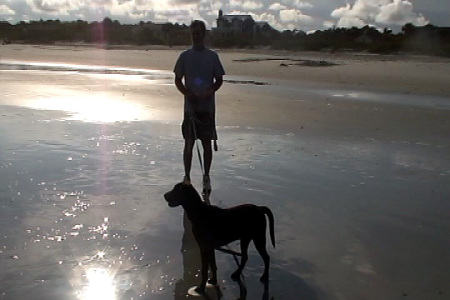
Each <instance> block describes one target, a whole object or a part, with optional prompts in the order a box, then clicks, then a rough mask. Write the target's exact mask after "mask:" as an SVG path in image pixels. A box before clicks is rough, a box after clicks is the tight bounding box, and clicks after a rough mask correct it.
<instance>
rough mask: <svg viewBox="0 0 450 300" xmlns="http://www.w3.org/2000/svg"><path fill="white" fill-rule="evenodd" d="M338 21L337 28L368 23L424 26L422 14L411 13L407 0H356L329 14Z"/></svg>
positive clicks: (424, 21) (411, 8)
mask: <svg viewBox="0 0 450 300" xmlns="http://www.w3.org/2000/svg"><path fill="white" fill-rule="evenodd" d="M331 16H332V17H333V18H336V19H338V21H337V24H336V25H337V26H338V27H353V26H356V27H363V26H365V25H367V24H369V23H370V22H375V23H377V24H380V25H404V24H406V23H413V24H415V25H426V24H427V23H428V21H427V20H426V19H425V17H424V16H423V15H422V14H418V13H415V12H414V11H413V5H412V3H411V2H410V1H409V0H356V1H355V3H354V4H353V6H352V5H350V4H347V5H346V6H342V7H339V8H337V9H335V10H333V12H332V13H331Z"/></svg>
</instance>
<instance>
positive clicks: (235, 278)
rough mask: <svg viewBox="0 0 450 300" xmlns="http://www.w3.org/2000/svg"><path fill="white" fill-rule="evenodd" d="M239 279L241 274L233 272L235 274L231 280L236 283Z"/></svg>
mask: <svg viewBox="0 0 450 300" xmlns="http://www.w3.org/2000/svg"><path fill="white" fill-rule="evenodd" d="M239 277H241V272H239V270H238V271H235V272H233V274H231V279H232V280H234V281H238V280H240V278H239Z"/></svg>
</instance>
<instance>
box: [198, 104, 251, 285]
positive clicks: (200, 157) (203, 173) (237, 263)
mask: <svg viewBox="0 0 450 300" xmlns="http://www.w3.org/2000/svg"><path fill="white" fill-rule="evenodd" d="M189 118H190V119H191V125H192V129H193V132H194V139H195V145H196V147H197V155H198V161H199V163H200V168H201V170H202V175H203V176H205V168H204V165H203V160H202V155H201V152H200V146H199V145H198V141H197V130H196V128H195V120H196V118H194V110H193V109H192V107H190V112H189ZM198 121H199V122H200V120H198ZM214 150H215V151H217V143H216V141H214ZM203 200H205V202H206V204H208V205H211V201H210V200H209V195H208V196H206V193H205V195H204V197H203ZM216 250H219V251H221V252H224V253H227V254H231V255H233V258H234V261H235V262H236V265H237V266H238V267H239V261H238V259H237V256H242V254H241V253H239V252H236V251H233V250H231V249H230V247H229V246H228V245H226V249H225V248H222V247H218V248H216ZM241 276H242V279H244V277H243V275H242V274H241Z"/></svg>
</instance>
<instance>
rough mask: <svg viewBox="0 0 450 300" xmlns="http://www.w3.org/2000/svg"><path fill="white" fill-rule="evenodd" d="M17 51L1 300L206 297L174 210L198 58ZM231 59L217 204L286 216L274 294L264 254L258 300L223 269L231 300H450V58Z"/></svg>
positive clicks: (7, 93) (276, 254) (257, 270)
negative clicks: (195, 291) (188, 73)
mask: <svg viewBox="0 0 450 300" xmlns="http://www.w3.org/2000/svg"><path fill="white" fill-rule="evenodd" d="M0 51H1V52H0V55H1V57H0V59H1V60H0V65H1V68H0V69H1V71H0V96H1V97H0V108H1V119H0V139H1V141H2V142H1V143H0V207H1V210H0V265H1V268H0V299H131V298H133V299H186V298H188V299H190V298H192V299H194V298H198V297H194V296H190V295H189V289H190V288H191V287H193V286H195V284H197V283H198V279H199V278H198V268H199V261H198V253H197V251H198V250H197V248H196V245H195V242H194V241H193V240H192V237H191V236H190V235H189V230H185V229H184V225H185V224H183V212H182V210H181V208H169V207H168V206H167V204H166V203H165V201H164V200H163V198H162V195H163V193H164V192H166V191H168V190H169V189H171V187H172V185H173V184H175V183H176V182H177V181H179V180H181V178H182V174H183V167H182V163H181V153H182V145H183V141H182V139H181V132H180V126H179V125H180V123H181V116H182V99H181V96H180V94H179V93H178V91H177V90H176V88H175V87H174V85H173V75H172V72H171V70H172V68H173V65H174V62H175V60H176V58H177V56H178V55H179V53H180V51H181V50H180V49H151V50H148V51H146V50H133V49H126V50H125V49H117V50H102V49H96V48H93V47H74V46H71V47H67V46H31V45H7V46H2V47H1V48H0ZM218 53H219V55H220V57H221V60H222V63H223V65H224V67H225V70H226V72H227V75H226V76H225V83H224V85H223V87H222V88H221V89H220V91H219V92H218V93H217V124H218V134H219V151H218V152H216V153H215V154H214V155H215V156H214V163H213V167H212V184H213V194H212V198H211V200H212V203H213V204H216V205H219V206H222V207H229V206H232V205H237V204H241V203H254V204H259V205H267V206H269V207H270V208H271V209H272V211H273V212H274V215H275V222H276V233H275V234H276V241H277V245H276V249H273V248H272V247H271V246H270V245H269V244H268V246H267V247H268V250H269V254H270V255H271V258H272V261H271V280H270V284H269V285H268V286H267V287H264V286H263V285H262V284H260V283H259V281H258V279H259V276H260V275H261V273H262V261H261V259H260V257H259V255H258V254H257V252H256V251H255V250H254V248H253V246H251V247H250V249H251V252H250V259H249V262H248V264H247V267H246V269H245V270H244V284H243V285H238V284H237V283H235V282H233V281H231V279H230V275H231V273H232V271H233V270H234V269H235V268H236V263H235V261H234V259H233V257H232V256H230V255H228V254H223V253H218V254H217V255H216V256H217V262H218V268H219V272H218V275H219V281H220V294H221V295H222V298H221V299H238V298H239V297H241V299H245V296H246V298H247V299H261V298H262V299H272V298H273V299H446V298H448V297H449V295H450V290H449V288H448V282H449V280H450V274H449V272H448V269H449V268H450V259H449V258H448V253H449V251H450V242H449V240H448V236H449V235H450V218H449V214H448V212H449V211H450V204H449V202H448V199H449V197H450V168H449V166H450V118H449V117H450V88H449V86H448V82H450V64H449V62H450V60H448V59H445V58H437V57H424V56H375V55H368V54H357V53H351V54H349V53H334V54H330V53H294V52H280V51H279V52H276V51H261V50H260V51H257V50H254V51H252V52H251V51H243V50H239V51H229V50H227V51H218ZM328 64H330V65H328ZM331 64H332V65H331ZM325 65H327V66H325ZM94 66H95V67H94ZM192 177H193V184H194V185H195V186H196V187H197V188H198V189H199V188H200V184H201V171H200V167H199V165H198V160H197V159H196V158H194V161H193V174H192ZM231 248H233V249H236V250H238V249H239V247H238V245H237V244H236V243H233V244H232V245H231ZM243 286H245V289H244V288H243ZM207 293H208V296H209V297H210V298H211V299H218V298H220V297H219V296H218V293H219V292H218V290H217V289H214V288H212V287H209V288H208V291H207ZM200 299H201V297H200Z"/></svg>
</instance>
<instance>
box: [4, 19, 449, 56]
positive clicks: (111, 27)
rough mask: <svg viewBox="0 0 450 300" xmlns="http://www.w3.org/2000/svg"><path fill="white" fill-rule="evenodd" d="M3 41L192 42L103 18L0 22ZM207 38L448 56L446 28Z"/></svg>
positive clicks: (171, 27)
mask: <svg viewBox="0 0 450 300" xmlns="http://www.w3.org/2000/svg"><path fill="white" fill-rule="evenodd" d="M0 38H3V43H10V42H12V43H38V44H52V43H56V42H80V43H94V44H99V45H102V46H107V45H167V46H175V45H190V34H189V27H188V26H187V25H184V24H183V25H180V24H171V23H165V24H156V23H152V22H140V23H139V24H134V25H129V24H121V23H120V22H119V21H113V20H111V19H109V18H105V19H104V20H103V21H102V22H91V23H88V22H86V21H82V20H78V21H72V22H61V21H59V20H47V21H44V20H40V21H30V22H19V23H17V24H15V25H13V24H10V23H8V22H0ZM208 41H209V44H211V45H212V46H213V47H218V48H256V47H270V48H274V49H285V50H312V51H323V50H328V51H339V50H355V51H369V52H373V53H395V52H398V51H407V52H413V53H420V54H433V55H445V56H450V28H447V27H445V28H444V27H437V26H433V25H425V26H421V27H418V26H414V25H413V24H406V25H405V26H403V27H402V31H401V32H399V33H393V32H392V31H390V30H388V29H385V30H384V31H379V30H378V29H376V28H374V27H370V26H365V27H362V28H356V27H353V28H330V29H327V30H318V31H315V32H314V33H310V34H306V33H305V32H303V31H298V30H293V31H291V30H285V31H282V32H280V31H277V30H270V31H266V32H257V33H248V32H246V33H242V34H239V33H231V32H229V33H224V32H219V31H217V30H212V31H210V32H208Z"/></svg>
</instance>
